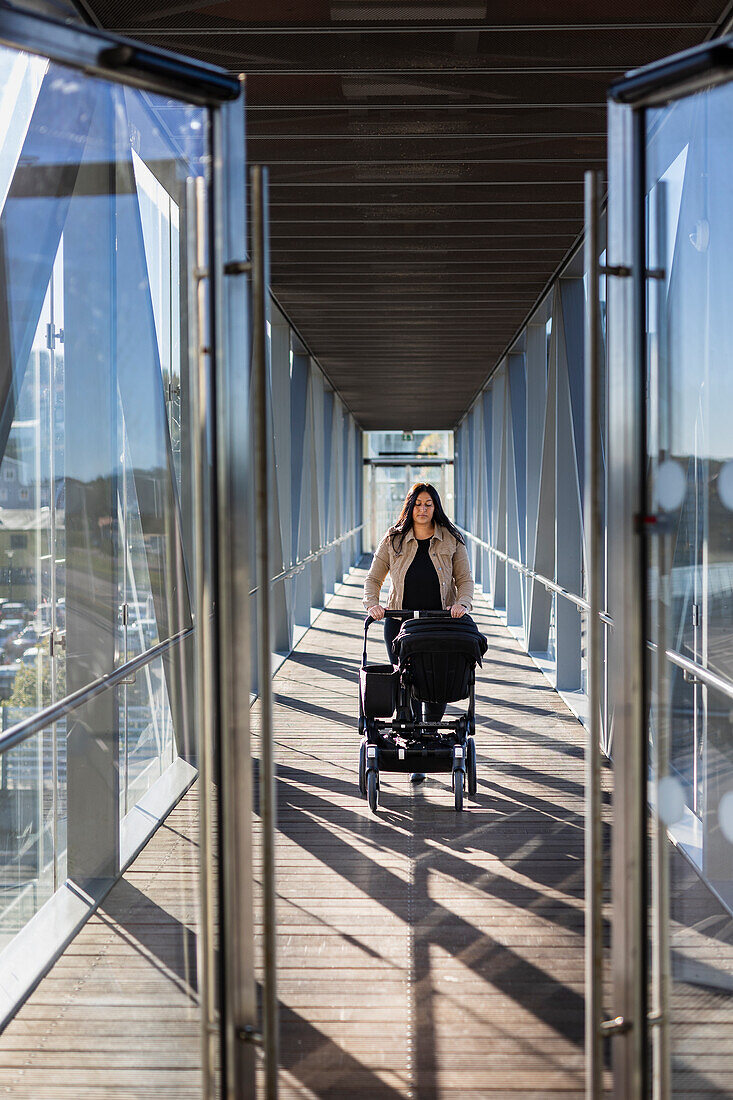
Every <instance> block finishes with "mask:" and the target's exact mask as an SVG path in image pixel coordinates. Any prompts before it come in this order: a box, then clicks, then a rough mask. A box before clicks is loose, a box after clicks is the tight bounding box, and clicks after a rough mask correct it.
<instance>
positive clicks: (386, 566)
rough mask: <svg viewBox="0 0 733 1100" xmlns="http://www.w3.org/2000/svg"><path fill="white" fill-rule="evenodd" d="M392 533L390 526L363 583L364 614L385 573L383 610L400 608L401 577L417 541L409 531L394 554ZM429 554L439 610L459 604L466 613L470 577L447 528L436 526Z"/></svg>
mask: <svg viewBox="0 0 733 1100" xmlns="http://www.w3.org/2000/svg"><path fill="white" fill-rule="evenodd" d="M396 531H397V528H396V527H390V529H389V531H388V532H387V534H386V535H385V536H384V538H383V539H382V541H381V542H380V544H379V546H378V547H377V551H376V553H375V555H374V558H373V559H372V564H371V568H370V569H369V572H368V573H367V578H366V581H365V582H364V607H365V608H366V610H367V611H368V610H369V608H370V607H374V605H375V604H378V603H379V592H380V589H381V587H382V585H383V584H384V578H385V577H386V576H387V574H388V573H389V578H390V589H389V597H388V599H387V607H388V608H389V610H390V611H397V610H399V609H400V608H401V607H402V593H403V590H404V585H405V575H406V573H407V570H408V569H409V568H410V566H411V565H412V562H413V560H414V557H415V554H416V553H417V539H416V538H415V533H414V531H413V530H412V528H410V530H409V531H408V532H407V534H406V535H405V538H404V541H403V543H402V546H401V547H400V549H399V550H397V551H396V550H395V548H394V546H393V545H392V535H394V534H395V532H396ZM429 553H430V559H431V561H432V563H433V565H434V566H435V572H436V573H437V574H438V580H439V581H440V598H441V600H442V601H443V608H444V609H445V610H446V611H447V610H448V608H449V607H452V606H453V604H454V603H462V604H463V606H464V607H465V608H466V610H467V611H470V610H471V600H472V599H473V577H472V576H471V566H470V564H469V561H468V553H467V551H466V547H465V546H464V544H463V543H462V542H459V541H458V539H456V538H454V536H453V535H451V533H450V531H448V530H447V528H445V527H440V526H439V525H438V524H437V523H436V525H435V534H434V535H433V537H432V539H431V540H430V551H429Z"/></svg>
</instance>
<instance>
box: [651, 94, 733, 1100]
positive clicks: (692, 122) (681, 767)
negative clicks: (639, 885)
mask: <svg viewBox="0 0 733 1100" xmlns="http://www.w3.org/2000/svg"><path fill="white" fill-rule="evenodd" d="M647 123H648V130H647V143H648V147H647V173H648V174H647V261H648V265H649V267H650V269H652V270H657V271H658V272H659V274H658V276H657V277H656V278H655V279H650V280H649V288H648V329H649V332H648V379H647V383H648V396H649V401H648V410H649V422H648V433H647V434H648V441H649V455H648V459H649V475H650V485H651V487H652V495H651V497H650V501H649V507H650V509H654V510H656V511H660V512H661V513H662V514H663V516H664V519H665V526H664V528H663V530H662V532H661V534H660V535H659V536H657V537H656V538H654V539H653V540H650V542H651V546H650V555H651V563H650V564H651V569H650V577H649V595H650V621H651V625H652V636H653V640H654V641H655V642H657V643H658V646H659V649H658V651H657V652H656V653H655V654H654V655H653V656H652V658H651V659H650V665H651V670H652V678H653V682H654V685H655V692H654V695H653V697H652V700H651V713H650V736H651V751H652V771H653V784H652V789H653V790H654V791H655V792H656V795H655V797H656V803H655V805H656V809H657V813H658V815H659V819H660V821H661V823H662V825H663V826H664V827H665V828H666V829H668V832H663V834H662V836H663V840H664V843H663V846H662V848H661V850H660V853H659V854H658V856H657V857H656V859H655V863H654V865H653V868H652V869H653V872H654V874H655V875H656V877H655V879H654V881H655V884H656V885H655V889H656V894H655V896H654V914H655V920H656V921H657V922H661V923H662V926H663V928H664V932H665V933H668V935H669V942H670V952H669V955H668V957H667V958H666V960H665V961H664V968H663V969H662V970H661V971H660V973H661V975H662V979H664V980H669V981H670V982H671V988H670V994H669V996H670V1010H669V1021H670V1023H669V1034H670V1038H671V1048H672V1061H671V1073H672V1088H673V1091H674V1094H675V1095H678V1094H679V1095H688V1094H690V1092H691V1091H698V1090H700V1089H702V1090H703V1091H704V1092H705V1095H706V1096H730V1095H731V1092H733V1074H731V1072H730V1070H729V1068H728V1067H727V1066H726V1065H725V1064H724V1063H723V1062H722V1061H721V1060H720V1059H716V1057H712V1058H707V1057H705V1056H704V1055H702V1053H701V1051H700V1050H699V1049H698V1048H697V1047H696V1045H695V1044H692V1045H690V1043H689V1042H688V1038H689V1035H690V1033H691V1031H690V1029H691V1027H692V1026H693V1024H694V1019H695V1017H696V1016H699V1012H700V1010H701V1009H702V1010H703V1012H706V1011H707V1010H710V1011H714V1013H715V1019H716V1021H717V1024H718V1026H720V1025H723V1024H724V1025H725V1026H726V1027H727V1026H730V1024H731V1023H733V1000H732V999H731V994H733V938H732V937H731V927H733V847H732V845H733V831H731V830H729V818H730V807H731V804H733V514H731V511H730V509H729V508H728V507H727V505H726V500H725V498H726V478H727V476H728V475H727V473H726V470H727V469H728V468H729V464H730V462H731V458H732V457H733V435H732V434H731V431H730V410H731V408H733V373H732V372H731V370H730V362H731V357H732V356H733V311H732V310H731V308H730V298H731V290H732V288H733V268H732V267H731V256H732V255H733V209H732V208H731V203H730V176H731V166H732V162H733V147H732V146H731V140H730V135H731V133H732V132H733V131H732V130H731V124H732V123H733V88H732V87H731V86H727V87H719V88H717V89H714V90H712V91H708V92H706V93H704V94H698V95H695V96H691V97H689V98H687V99H683V100H680V101H678V102H676V103H674V104H673V105H671V106H669V107H665V108H663V109H659V110H653V111H649V112H648V114H647ZM721 487H722V492H721ZM667 651H671V653H672V659H670V658H668V657H667V656H666V652H667ZM677 656H679V657H682V658H684V659H685V660H686V661H687V662H692V667H689V666H688V667H684V668H683V667H680V666H679V664H678V663H675V658H676V657H677ZM695 668H700V669H702V670H708V671H709V672H710V673H713V674H714V675H715V676H716V677H718V678H719V680H720V681H721V682H722V684H728V685H730V687H731V692H732V694H731V695H730V696H729V695H728V694H727V693H726V692H725V691H724V690H721V691H717V690H713V689H712V688H711V687H710V686H708V684H707V683H706V682H705V681H704V680H701V679H700V678H699V676H698V675H696V674H695ZM665 838H666V839H665ZM669 840H673V841H674V846H672V845H671V844H669V843H668V841H669ZM659 868H662V870H661V871H660V870H659ZM665 868H666V870H665ZM667 874H668V879H667V878H666V876H667ZM660 875H661V877H660ZM660 883H662V886H660ZM658 980H661V979H658ZM711 1018H712V1017H711ZM654 1041H655V1042H656V1041H657V1037H656V1036H655V1038H654Z"/></svg>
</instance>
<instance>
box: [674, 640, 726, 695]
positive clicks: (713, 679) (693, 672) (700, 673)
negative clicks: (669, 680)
mask: <svg viewBox="0 0 733 1100" xmlns="http://www.w3.org/2000/svg"><path fill="white" fill-rule="evenodd" d="M665 655H666V657H667V660H668V661H669V662H670V663H671V664H673V665H677V667H678V668H681V669H682V670H683V672H687V673H689V674H690V676H694V677H695V679H696V680H700V681H701V683H703V684H705V685H706V686H707V687H709V688H712V689H713V691H719V692H720V694H721V695H725V696H727V697H728V699H733V684H730V683H728V681H727V680H724V679H723V678H722V677H721V676H718V675H717V674H716V673H715V672H711V671H710V670H709V669H707V668H705V667H704V666H703V665H699V664H698V663H697V662H696V661H691V660H690V659H689V657H683V656H682V654H681V653H678V652H677V650H675V649H668V650H667V651H666V654H665Z"/></svg>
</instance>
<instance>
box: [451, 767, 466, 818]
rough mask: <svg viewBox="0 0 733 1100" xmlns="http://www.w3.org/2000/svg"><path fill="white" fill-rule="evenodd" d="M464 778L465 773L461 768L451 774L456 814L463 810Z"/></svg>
mask: <svg viewBox="0 0 733 1100" xmlns="http://www.w3.org/2000/svg"><path fill="white" fill-rule="evenodd" d="M465 778H466V773H465V772H464V770H463V768H456V769H455V771H454V772H453V794H454V796H455V800H456V812H457V813H460V812H461V810H462V809H463V786H464V782H465Z"/></svg>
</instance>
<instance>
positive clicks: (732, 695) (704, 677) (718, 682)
mask: <svg viewBox="0 0 733 1100" xmlns="http://www.w3.org/2000/svg"><path fill="white" fill-rule="evenodd" d="M461 530H462V531H463V534H464V535H466V537H467V538H469V539H471V541H472V542H475V543H476V544H477V545H478V546H482V547H483V548H484V550H488V551H489V552H490V553H491V554H494V555H495V556H496V557H497V558H500V559H501V560H502V561H505V562H507V563H508V564H509V565H511V566H513V568H514V569H516V570H517V571H518V572H520V573H523V574H524V575H525V576H526V577H531V578H532V579H533V580H536V581H539V583H540V584H541V585H543V586H544V587H545V588H547V589H549V590H550V591H551V592H557V594H558V595H559V596H564V598H565V599H566V600H570V602H571V603H574V604H575V605H576V607H578V608H580V609H581V610H583V611H590V606H589V604H588V603H587V602H586V601H585V600H584V599H581V597H580V596H576V595H575V593H573V592H568V591H567V589H566V588H562V587H561V585H559V584H555V582H554V581H551V580H550V579H549V578H548V577H543V576H542V574H541V573H535V571H534V570H533V569H529V568H528V566H526V565H523V564H522V562H520V561H517V560H516V559H515V558H510V557H509V555H508V554H505V553H504V551H503V550H497V549H496V547H494V546H489V544H488V543H487V542H484V540H483V539H480V538H477V537H476V535H472V534H471V532H470V531H466V530H465V529H464V528H461ZM598 617H599V619H601V620H602V621H603V622H604V623H607V625H608V626H614V625H615V624H614V621H613V618H612V617H611V616H610V615H609V614H608V613H607V612H606V611H599V612H598ZM647 646H648V647H649V649H656V648H657V646H656V643H655V642H647ZM665 655H666V657H667V660H668V661H670V662H671V663H672V664H673V665H677V667H678V668H681V669H682V670H683V671H684V672H688V673H689V674H690V676H694V677H695V678H696V679H698V680H700V682H701V683H703V684H705V685H706V686H707V687H709V688H712V690H713V691H719V692H720V693H721V695H725V696H727V697H728V698H729V699H733V684H730V683H728V681H727V680H724V679H723V678H722V677H720V676H718V675H716V673H714V672H710V670H709V669H707V668H705V667H704V665H699V664H697V662H696V661H691V660H690V659H689V657H683V655H682V654H681V653H678V652H677V651H676V650H675V649H668V650H666V651H665Z"/></svg>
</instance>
